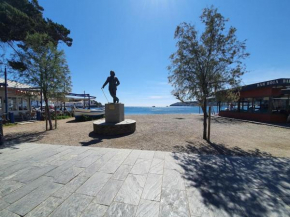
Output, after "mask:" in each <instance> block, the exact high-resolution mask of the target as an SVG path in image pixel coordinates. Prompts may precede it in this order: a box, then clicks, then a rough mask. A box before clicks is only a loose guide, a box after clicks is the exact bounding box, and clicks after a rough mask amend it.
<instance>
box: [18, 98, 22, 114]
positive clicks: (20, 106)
mask: <svg viewBox="0 0 290 217" xmlns="http://www.w3.org/2000/svg"><path fill="white" fill-rule="evenodd" d="M22 101H23V100H22V98H18V109H19V111H21V110H23V106H22Z"/></svg>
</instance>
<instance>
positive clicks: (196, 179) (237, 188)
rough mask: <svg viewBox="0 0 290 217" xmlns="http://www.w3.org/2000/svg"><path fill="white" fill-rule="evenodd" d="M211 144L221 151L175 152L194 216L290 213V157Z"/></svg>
mask: <svg viewBox="0 0 290 217" xmlns="http://www.w3.org/2000/svg"><path fill="white" fill-rule="evenodd" d="M209 147H211V148H212V149H213V150H216V151H217V152H218V153H219V154H220V155H216V156H212V155H195V154H189V155H184V154H180V153H175V154H174V156H173V157H174V159H175V161H176V162H177V163H178V164H179V165H180V166H181V167H182V168H183V170H184V171H185V172H184V173H183V175H182V177H183V179H184V180H185V185H186V186H187V188H188V189H191V190H190V191H188V192H187V193H188V197H189V201H190V200H191V199H190V198H192V201H194V202H193V203H194V207H195V208H194V209H193V210H191V212H192V213H191V214H192V215H193V216H195V215H197V216H199V215H202V216H203V215H204V216H212V215H214V216H272V215H273V216H290V207H289V205H290V159H287V158H273V157H271V155H270V154H267V153H262V152H259V150H256V151H254V152H246V151H244V150H241V149H239V148H233V149H228V148H226V147H225V146H223V145H217V144H212V143H211V144H210V146H209ZM191 148H192V147H191V146H189V147H188V149H189V151H188V153H190V152H191ZM202 152H205V151H204V150H202ZM193 153H196V150H194V151H193ZM209 153H211V151H209ZM229 155H232V156H229ZM238 156H244V157H238ZM245 156H246V157H245Z"/></svg>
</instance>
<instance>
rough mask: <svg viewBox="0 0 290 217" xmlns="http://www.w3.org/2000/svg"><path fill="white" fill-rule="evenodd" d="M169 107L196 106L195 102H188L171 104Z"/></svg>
mask: <svg viewBox="0 0 290 217" xmlns="http://www.w3.org/2000/svg"><path fill="white" fill-rule="evenodd" d="M170 106H198V102H197V101H190V102H176V103H173V104H171V105H170Z"/></svg>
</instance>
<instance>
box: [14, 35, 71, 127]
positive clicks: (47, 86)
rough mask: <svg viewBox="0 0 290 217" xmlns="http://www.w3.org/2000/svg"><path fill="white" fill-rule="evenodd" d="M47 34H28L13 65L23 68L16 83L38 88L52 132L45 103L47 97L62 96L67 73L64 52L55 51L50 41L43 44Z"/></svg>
mask: <svg viewBox="0 0 290 217" xmlns="http://www.w3.org/2000/svg"><path fill="white" fill-rule="evenodd" d="M48 37H49V36H48V35H46V34H33V35H28V37H26V39H25V43H23V44H21V45H19V47H20V48H21V50H20V51H19V52H18V54H17V55H14V58H15V59H14V60H13V61H14V62H23V63H24V65H26V66H27V67H26V68H23V69H18V70H17V71H16V72H17V73H15V75H16V77H17V78H18V79H17V80H19V81H22V82H24V83H26V84H30V85H32V86H37V87H40V89H41V90H42V94H43V98H44V101H45V111H46V114H47V118H48V121H49V129H50V130H52V122H51V115H50V112H49V106H48V101H49V99H50V98H52V97H53V98H55V97H59V98H60V97H63V95H64V94H65V93H64V89H65V90H66V91H67V92H69V91H70V89H71V77H70V71H69V68H68V65H67V62H66V59H65V56H64V52H63V51H62V50H61V51H59V50H57V47H56V46H55V44H54V43H52V42H47V40H48Z"/></svg>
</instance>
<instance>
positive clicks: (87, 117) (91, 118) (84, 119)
mask: <svg viewBox="0 0 290 217" xmlns="http://www.w3.org/2000/svg"><path fill="white" fill-rule="evenodd" d="M103 117H104V116H103V115H100V116H99V117H97V118H93V117H90V116H87V115H82V116H81V117H80V118H78V119H76V121H78V122H84V121H92V120H97V119H100V118H103Z"/></svg>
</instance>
